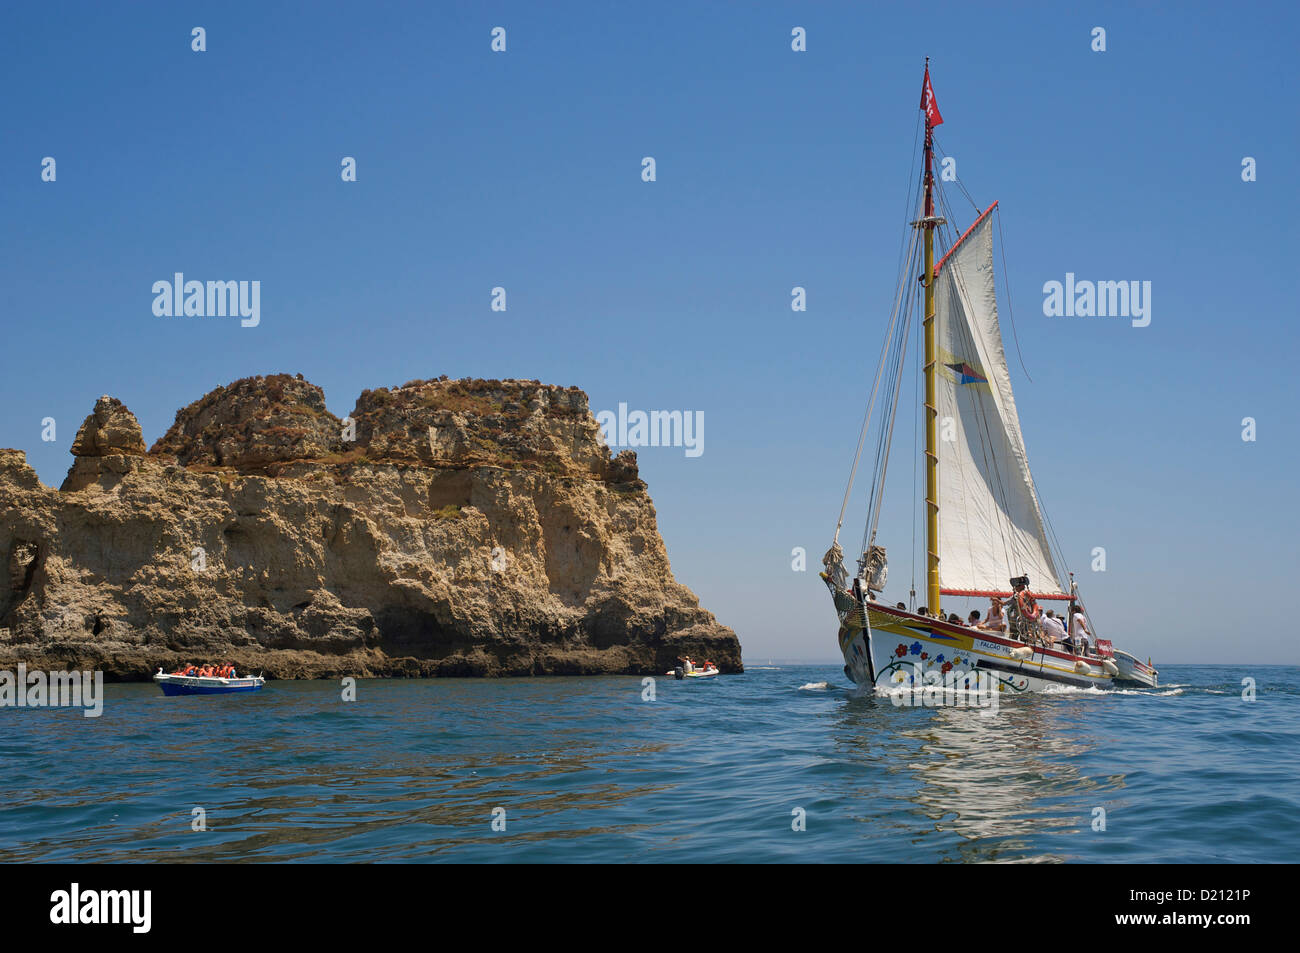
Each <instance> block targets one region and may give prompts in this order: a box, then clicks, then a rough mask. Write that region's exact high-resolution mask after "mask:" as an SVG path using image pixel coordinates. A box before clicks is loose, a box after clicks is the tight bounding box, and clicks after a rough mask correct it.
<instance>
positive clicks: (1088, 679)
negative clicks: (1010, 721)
mask: <svg viewBox="0 0 1300 953" xmlns="http://www.w3.org/2000/svg"><path fill="white" fill-rule="evenodd" d="M837 602H838V600H837ZM860 619H861V612H856V613H855V612H849V613H847V614H846V617H844V618H843V622H845V623H846V624H845V625H842V626H841V628H840V649H841V651H842V652H843V654H844V670H845V674H846V675H848V677H849V678H850V679H852V680H853V681H854V682H855V683H856V684H857V685H858V686H859V687H863V688H866V687H871V688H874V689H875V690H877V691H897V690H899V689H908V688H912V687H915V686H917V685H918V684H919V682H918V677H919V678H922V679H925V678H930V677H938V678H940V679H943V680H945V681H956V684H957V687H963V685H962V682H961V679H962V677H963V676H971V680H970V683H969V684H968V685H966V686H964V687H968V688H972V689H973V688H976V687H977V685H978V683H977V681H976V677H977V676H976V673H979V674H980V675H983V676H985V677H992V678H994V679H995V680H996V682H997V684H998V690H999V691H1000V692H1010V693H1015V694H1020V693H1024V692H1041V691H1051V690H1059V689H1062V688H1098V689H1104V688H1111V687H1113V686H1114V685H1115V684H1116V681H1117V679H1116V678H1115V677H1113V676H1112V674H1111V673H1110V672H1108V671H1107V667H1106V663H1105V662H1104V661H1103V660H1102V659H1100V658H1088V659H1084V658H1080V657H1078V656H1075V655H1073V654H1071V653H1070V652H1069V651H1062V650H1059V649H1047V648H1043V647H1040V646H1034V647H1032V650H1031V651H1027V650H1029V649H1031V647H1030V646H1026V645H1025V644H1024V643H1022V642H1018V641H1016V640H1014V639H1009V638H1006V637H1004V636H1002V635H1000V634H998V633H995V632H986V631H984V630H981V629H974V628H969V627H967V626H963V625H959V624H956V623H950V622H943V621H940V620H938V619H932V618H929V617H926V616H920V615H916V614H915V613H911V612H908V611H906V610H904V609H897V608H894V607H890V606H884V605H880V604H877V603H868V604H867V621H868V622H869V626H863V625H861V624H860V622H859V620H860ZM855 622H856V623H858V624H856V625H855V624H854V623H855ZM1112 667H1118V664H1117V663H1116V664H1115V665H1113V666H1112ZM931 672H933V673H934V676H931V674H930V673H931Z"/></svg>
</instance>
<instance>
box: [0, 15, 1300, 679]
mask: <svg viewBox="0 0 1300 953" xmlns="http://www.w3.org/2000/svg"><path fill="white" fill-rule="evenodd" d="M1298 21H1300V15H1298V14H1297V12H1296V8H1295V7H1294V5H1291V4H1284V3H1275V4H1247V5H1244V6H1242V5H1231V6H1229V5H1226V4H1224V5H1215V6H1210V5H1201V4H1176V5H1172V4H1171V5H1168V6H1167V7H1166V8H1165V9H1163V10H1161V9H1158V8H1155V7H1143V8H1137V9H1131V5H1129V4H1114V5H1111V4H1088V5H1078V6H1072V7H1069V8H1066V7H1064V6H1062V5H1056V4H1027V5H1008V4H999V5H997V6H996V7H994V8H992V10H991V11H990V10H988V9H984V8H983V5H981V4H972V3H957V4H939V5H934V6H932V7H931V8H929V9H928V12H927V13H926V14H925V15H924V16H921V15H918V14H917V13H915V12H913V11H911V9H910V8H909V9H908V10H906V11H905V10H903V9H901V8H899V7H898V6H897V5H892V4H891V5H888V6H886V5H880V6H878V7H877V6H872V5H867V4H857V3H854V4H847V3H846V4H839V3H817V4H815V5H796V4H776V3H766V4H732V3H716V4H702V3H679V4H673V3H655V4H649V5H645V4H640V5H632V4H620V5H613V4H597V3H590V4H569V3H562V4H534V3H519V4H513V3H509V4H505V3H490V4H473V3H465V4H419V5H416V4H409V5H405V4H404V5H397V4H382V5H371V4H350V3H349V4H295V5H289V4H280V3H255V4H235V3H219V4H218V3H212V4H193V5H189V4H180V3H155V4H146V3H130V4H98V3H96V4H42V5H36V4H24V5H22V6H21V7H18V6H13V5H10V6H6V8H5V9H4V11H3V12H2V13H0V78H2V79H3V88H4V90H5V96H4V101H5V102H4V107H3V116H4V121H3V133H2V134H3V148H2V149H0V215H2V216H3V229H2V230H0V294H2V295H3V298H2V303H3V308H2V309H0V314H3V322H4V326H3V332H4V333H3V338H2V340H3V354H4V361H3V372H2V373H0V403H2V404H3V407H4V413H3V415H0V446H11V447H19V448H22V449H24V450H26V451H27V453H28V456H29V459H30V460H31V461H32V463H33V465H35V466H36V468H37V469H38V471H39V472H40V474H41V477H42V478H43V479H44V480H45V481H46V482H47V483H49V484H53V485H57V484H58V483H59V482H60V481H61V480H62V478H63V475H64V473H65V471H66V468H67V466H68V464H69V462H70V457H69V455H68V449H69V447H70V445H71V442H72V438H73V437H74V436H75V433H76V429H77V427H78V425H79V424H80V422H81V420H82V419H83V417H84V416H85V415H86V414H87V413H88V412H89V411H90V409H91V407H92V405H93V403H94V401H95V399H96V397H98V396H99V395H100V394H104V393H108V394H113V395H115V396H117V397H119V398H121V399H122V400H123V401H125V402H126V404H127V405H128V406H129V407H130V408H131V409H132V410H133V411H134V412H135V413H136V414H137V416H138V417H139V418H140V422H141V424H142V425H143V427H144V432H145V439H146V440H147V441H148V442H150V443H152V441H153V440H155V439H157V437H158V436H160V435H161V434H162V433H163V431H164V430H165V429H166V428H167V426H168V425H169V424H170V422H171V419H172V416H173V414H174V413H175V411H176V409H177V408H179V407H180V406H182V405H184V404H186V403H188V402H189V401H191V400H194V399H195V398H197V397H199V396H200V395H202V394H203V393H205V392H206V391H208V390H210V389H211V388H213V387H215V386H217V385H220V384H224V383H228V382H229V381H231V380H234V379H236V378H239V377H243V376H246V375H250V374H260V373H273V372H281V371H283V372H290V373H299V372H300V373H302V374H303V375H305V376H306V377H307V378H308V379H310V380H312V381H314V382H315V383H317V384H319V385H321V386H322V387H323V388H324V389H325V393H326V398H327V400H328V403H329V406H330V408H331V410H333V411H334V412H335V413H337V414H339V415H340V416H341V415H343V414H346V413H347V412H348V411H350V410H351V409H352V406H353V402H354V400H355V398H356V395H357V394H358V393H359V392H360V391H361V390H362V389H364V388H366V387H377V386H385V385H396V384H400V383H402V382H404V381H406V380H408V379H411V378H417V377H433V376H437V375H439V374H448V375H451V376H453V377H458V376H481V377H529V378H532V377H536V378H539V379H541V380H543V381H547V382H551V383H555V384H562V385H569V384H576V385H579V386H581V387H582V388H584V389H585V390H586V391H587V392H588V393H589V394H590V395H591V401H592V406H593V409H603V408H613V407H615V406H616V405H617V404H618V403H619V402H620V401H624V402H626V403H627V404H628V405H629V407H631V408H634V409H635V408H641V409H647V410H649V409H669V410H671V409H682V410H694V411H702V412H703V413H704V417H705V421H706V430H705V452H704V454H703V455H702V456H700V457H698V458H695V459H689V458H687V457H686V456H685V454H684V453H683V451H682V450H681V449H679V448H678V449H674V448H660V449H645V450H642V451H641V453H640V459H641V470H642V474H643V476H644V477H645V479H646V480H647V481H648V482H649V485H650V490H651V494H652V496H653V498H654V501H655V504H656V507H657V509H658V512H659V525H660V529H661V531H662V533H663V536H664V539H665V541H666V543H667V546H668V551H669V555H670V556H671V558H672V563H673V568H674V570H675V572H676V574H677V576H678V578H679V579H680V580H682V581H683V582H684V583H686V584H687V585H689V586H690V587H691V588H693V589H694V590H695V591H696V592H697V593H698V594H699V596H700V598H701V601H702V602H703V604H704V605H705V606H707V607H708V608H709V609H711V610H713V611H714V612H715V613H716V614H717V615H718V617H719V619H720V620H721V621H723V622H724V623H726V624H728V625H731V626H734V627H735V629H736V630H737V632H738V633H739V634H740V637H741V641H742V643H743V644H744V646H745V649H746V657H747V660H748V661H750V662H751V663H753V662H761V661H763V660H765V659H766V658H767V657H768V656H777V657H799V658H805V659H831V658H834V657H835V655H836V649H835V619H834V616H833V614H832V612H831V609H830V607H829V605H828V603H827V599H826V593H825V590H824V588H823V587H822V585H821V583H820V581H819V580H818V579H817V578H816V574H815V573H816V569H817V568H818V560H819V557H820V554H821V553H822V552H823V551H824V550H825V548H826V546H827V545H828V543H829V541H830V534H831V531H832V530H833V528H834V522H835V516H836V513H837V512H838V509H839V500H840V495H841V493H842V491H843V481H844V479H845V477H846V476H847V471H848V465H849V461H850V458H851V454H852V450H853V444H854V441H855V439H856V433H857V427H858V424H859V421H860V419H861V412H862V408H863V406H864V405H865V400H866V395H867V392H868V389H869V387H870V380H871V375H872V373H873V372H874V362H875V357H876V353H877V351H878V348H879V341H880V335H881V333H882V331H883V327H884V321H885V318H886V316H887V313H888V310H889V305H890V302H891V298H892V294H893V290H894V276H895V268H896V264H897V256H898V249H899V242H900V239H901V237H902V234H903V229H904V225H905V221H906V216H905V208H904V206H905V198H906V194H905V190H906V188H907V186H908V184H909V181H910V177H911V176H912V174H913V169H912V168H911V166H910V163H911V161H912V144H913V133H914V130H915V128H916V125H915V123H916V114H917V104H918V100H919V87H920V77H921V67H922V63H923V59H924V57H925V56H926V55H929V56H930V57H932V76H933V81H934V88H935V93H936V97H937V99H938V103H939V105H940V108H941V109H942V111H943V115H944V118H945V120H946V122H945V124H944V125H943V126H942V127H940V129H939V138H940V143H941V145H942V146H943V148H944V149H945V151H946V152H947V153H949V154H951V155H954V156H956V157H957V159H958V163H959V165H958V171H959V173H960V175H961V178H962V181H963V182H964V183H965V185H966V186H967V188H968V189H970V191H971V193H972V194H973V196H974V197H975V199H976V201H978V202H979V203H980V204H981V205H986V204H988V202H990V201H992V200H994V199H998V200H1000V202H1001V207H1002V210H1003V232H1004V234H1005V238H1006V241H1007V248H1006V252H1007V260H1008V265H1009V271H1010V274H1009V278H1010V284H1009V288H1010V299H1009V303H1010V305H1011V307H1012V308H1013V309H1014V313H1015V318H1016V329H1017V331H1018V334H1019V339H1020V347H1021V350H1022V352H1023V354H1024V356H1025V360H1026V362H1027V363H1028V365H1029V367H1030V372H1031V374H1032V375H1033V378H1034V380H1033V383H1030V382H1028V381H1027V380H1026V378H1025V375H1024V372H1023V371H1022V370H1021V368H1020V366H1019V363H1018V362H1017V361H1016V360H1015V359H1014V357H1013V360H1012V375H1013V382H1014V384H1015V386H1016V388H1017V399H1018V402H1019V405H1020V411H1021V419H1022V424H1023V429H1024V432H1025V438H1026V442H1027V444H1028V448H1029V455H1030V461H1031V463H1032V465H1033V467H1034V473H1035V476H1036V478H1037V480H1038V483H1039V486H1040V489H1041V491H1042V494H1043V496H1044V499H1045V501H1046V504H1047V506H1048V509H1049V512H1050V514H1051V516H1052V519H1053V521H1054V523H1055V526H1056V530H1057V533H1058V535H1059V537H1060V538H1061V541H1062V543H1063V544H1064V546H1065V549H1066V555H1067V558H1068V559H1069V561H1070V564H1071V567H1072V568H1073V569H1075V570H1076V572H1078V573H1079V575H1080V578H1081V582H1082V585H1083V588H1084V592H1085V596H1086V597H1087V599H1088V602H1089V604H1090V606H1091V608H1092V612H1093V617H1094V621H1095V622H1096V623H1097V625H1098V627H1099V628H1100V629H1101V630H1102V631H1103V634H1105V635H1110V636H1111V637H1112V638H1113V639H1114V640H1115V641H1116V642H1117V643H1118V644H1120V645H1123V646H1126V647H1129V648H1131V649H1132V650H1133V651H1134V652H1136V653H1138V654H1141V655H1143V656H1146V655H1148V654H1149V655H1153V656H1155V658H1156V661H1157V663H1159V662H1214V661H1246V662H1261V663H1266V662H1274V663H1280V662H1289V663H1294V662H1295V661H1296V660H1297V658H1298V657H1300V652H1297V650H1296V636H1295V634H1294V631H1295V629H1296V622H1295V619H1296V614H1297V608H1298V606H1297V602H1296V600H1295V598H1294V597H1293V594H1294V592H1295V586H1294V584H1293V577H1294V575H1295V573H1296V569H1297V562H1298V560H1297V550H1298V548H1300V547H1298V546H1297V529H1298V528H1300V520H1298V519H1297V515H1298V514H1297V505H1296V502H1295V496H1296V486H1297V484H1298V483H1300V480H1297V468H1298V467H1300V453H1297V445H1298V444H1297V436H1298V434H1297V430H1298V429H1300V428H1298V427H1297V422H1296V414H1297V410H1296V404H1297V400H1296V398H1297V389H1298V388H1297V383H1296V372H1295V370H1294V369H1293V366H1294V361H1295V358H1296V356H1297V353H1300V352H1298V349H1297V336H1298V335H1297V330H1296V327H1297V317H1298V316H1297V305H1296V297H1295V292H1294V284H1295V281H1294V276H1295V271H1296V266H1295V261H1296V252H1297V239H1296V234H1297V232H1296V221H1297V212H1298V211H1300V210H1298V209H1297V204H1298V203H1297V194H1298V191H1300V190H1298V189H1297V184H1296V183H1297V175H1298V174H1300V173H1298V171H1297V168H1296V156H1297V155H1300V143H1298V142H1297V133H1296V129H1295V123H1296V118H1297V115H1298V112H1300V111H1298V110H1297V108H1296V106H1297V102H1296V81H1295V79H1294V76H1293V73H1294V69H1295V46H1296V41H1297V38H1298V37H1300V30H1298V29H1297V27H1298V25H1300V22H1298ZM195 26H202V27H204V28H205V29H206V31H207V52H204V53H195V52H193V51H191V48H190V44H191V35H190V31H191V28H193V27H195ZM496 26H502V27H504V28H505V29H506V31H507V51H506V52H505V53H502V54H496V53H493V52H491V50H490V48H489V45H490V40H491V37H490V31H491V29H492V28H493V27H496ZM795 26H802V27H804V28H805V29H806V30H807V37H808V39H807V45H808V50H807V52H804V53H796V52H793V51H792V50H791V48H790V39H791V37H790V33H791V29H792V28H793V27H795ZM1095 26H1102V27H1104V28H1105V29H1106V31H1107V51H1106V52H1105V53H1095V52H1093V51H1092V49H1091V48H1090V44H1091V30H1092V28H1093V27H1095ZM45 156H53V157H54V158H55V159H56V161H57V181H56V182H54V183H44V182H42V181H41V179H40V172H41V160H42V158H43V157H45ZM344 156H354V157H355V158H356V159H357V163H358V181H357V182H355V183H344V182H342V181H341V180H340V176H339V170H340V160H341V159H342V157H344ZM643 156H653V157H655V159H656V161H657V173H658V181H656V182H654V183H646V182H643V181H642V180H641V159H642V157H643ZM1244 156H1253V157H1255V158H1256V160H1257V162H1258V181H1256V182H1253V183H1244V182H1242V180H1241V175H1240V172H1241V161H1242V158H1243V157H1244ZM954 195H955V193H954ZM953 208H954V210H962V211H961V212H959V214H961V215H966V216H968V217H967V219H966V221H964V222H963V223H962V224H963V225H964V224H966V223H967V222H968V221H969V215H970V214H971V209H970V206H969V204H967V203H965V202H964V200H961V201H954V204H953ZM1000 265H1001V262H1000V260H999V267H1000ZM176 271H182V272H184V273H185V274H186V275H187V276H188V277H191V278H199V279H247V280H253V279H256V280H259V281H261V283H262V318H261V325H260V326H259V327H257V328H241V327H240V326H239V322H238V320H237V319H228V318H227V319H221V318H191V319H176V318H159V317H155V316H154V315H153V313H152V309H151V305H152V301H153V295H152V293H151V291H150V288H151V285H152V284H153V282H154V281H157V280H160V279H170V277H171V275H172V273H173V272H176ZM1066 272H1074V273H1075V274H1076V275H1078V276H1079V277H1081V278H1092V279H1094V280H1096V279H1106V280H1110V279H1113V280H1121V279H1139V280H1149V281H1151V282H1152V283H1153V292H1152V297H1153V301H1152V304H1153V313H1152V322H1151V325H1150V326H1149V327H1146V328H1140V329H1139V328H1132V327H1130V325H1129V323H1128V321H1126V320H1123V319H1117V318H1047V317H1044V316H1043V314H1042V299H1043V294H1042V290H1041V289H1042V285H1043V283H1044V282H1045V281H1049V280H1053V279H1055V280H1061V279H1063V277H1064V275H1065V273H1066ZM497 285H500V286H504V287H505V288H506V289H507V294H508V308H509V310H508V311H507V312H505V313H504V314H502V313H496V312H493V311H491V310H490V308H489V304H490V292H491V289H492V288H493V287H494V286H497ZM795 285H801V286H803V287H805V288H806V289H807V291H808V311H807V312H806V313H802V314H797V313H793V312H792V311H791V309H790V290H791V288H792V287H794V286H795ZM1007 305H1008V301H1007V300H1004V301H1003V304H1002V307H1003V315H1004V321H1005V318H1006V312H1007ZM1012 354H1013V355H1014V347H1012ZM1246 416H1251V417H1254V418H1256V420H1257V426H1258V439H1257V441H1256V442H1254V443H1246V442H1243V441H1242V439H1241V419H1242V418H1243V417H1246ZM45 417H54V418H55V419H56V421H57V426H58V431H57V434H58V439H57V441H56V442H54V443H52V444H47V443H42V441H41V437H40V434H41V420H42V418H45ZM900 426H901V425H900ZM903 434H904V437H903V440H902V442H901V443H900V445H899V446H900V447H901V448H904V454H905V455H904V456H903V457H902V458H900V459H902V460H904V464H898V463H895V466H899V467H902V466H905V465H906V463H907V456H906V453H908V452H910V443H911V436H910V434H911V432H910V429H904V430H903ZM910 495H911V494H910V492H909V491H908V490H907V488H906V487H904V488H903V489H902V490H901V491H900V492H898V493H896V494H893V496H892V497H891V499H892V500H893V503H894V504H895V506H896V509H894V510H891V512H890V513H889V515H887V517H886V519H885V521H884V524H883V527H882V539H883V541H884V542H885V543H886V545H888V546H889V548H890V553H891V556H892V557H894V560H895V562H894V566H893V567H892V568H893V574H894V576H893V578H894V579H895V580H897V582H898V583H899V585H894V586H891V590H892V591H889V592H887V595H889V596H891V597H892V596H894V595H898V596H899V597H903V596H904V592H902V591H901V590H905V588H906V585H905V583H906V581H907V575H908V569H907V552H908V550H909V548H910V546H911V536H910V529H909V519H910V516H911V499H910ZM859 499H860V497H859ZM862 511H863V505H860V504H859V502H857V501H855V509H854V511H853V514H852V515H851V517H850V519H849V521H848V528H847V531H846V539H847V541H848V542H849V546H848V547H846V548H849V549H852V547H853V545H856V542H857V540H858V538H859V537H860V534H861V524H862V515H861V514H862ZM796 546H802V547H804V548H805V549H806V550H807V552H808V557H809V568H808V571H807V572H804V573H796V572H793V571H791V568H790V567H791V550H792V549H793V548H794V547H796ZM1094 546H1104V547H1105V548H1106V550H1107V558H1108V571H1107V572H1105V573H1092V572H1090V571H1089V568H1088V567H1089V562H1090V558H1091V557H1090V554H1091V551H1092V548H1093V547H1094Z"/></svg>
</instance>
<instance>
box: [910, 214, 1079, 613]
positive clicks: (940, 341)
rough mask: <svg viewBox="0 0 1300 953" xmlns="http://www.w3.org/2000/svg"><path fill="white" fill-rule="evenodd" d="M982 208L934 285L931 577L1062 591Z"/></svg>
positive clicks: (953, 585) (947, 584) (950, 585)
mask: <svg viewBox="0 0 1300 953" xmlns="http://www.w3.org/2000/svg"><path fill="white" fill-rule="evenodd" d="M990 211H992V207H990V209H989V210H988V211H985V212H984V214H983V215H982V216H981V217H980V218H979V219H977V220H976V223H975V225H974V226H972V227H971V230H970V231H969V232H968V233H967V234H966V235H965V236H963V238H962V239H961V240H960V241H959V242H958V244H957V245H956V246H955V247H954V248H953V250H952V251H951V252H950V253H949V255H948V257H947V258H946V259H945V260H944V261H943V262H941V263H940V268H939V276H938V281H937V283H936V285H935V336H936V345H937V358H938V366H937V367H936V374H935V389H936V392H937V393H936V396H937V405H938V437H939V440H938V452H939V579H940V583H941V585H942V586H943V587H944V588H945V589H991V590H999V591H1005V590H1006V589H1007V587H1008V583H1009V580H1010V579H1011V578H1012V577H1013V576H1022V575H1028V576H1029V582H1030V587H1031V588H1032V589H1033V591H1035V592H1053V593H1061V592H1064V591H1065V589H1064V587H1063V586H1062V584H1061V580H1060V578H1059V577H1058V576H1057V574H1056V568H1055V565H1054V563H1053V561H1052V556H1051V548H1050V546H1049V545H1048V542H1047V537H1046V534H1045V533H1044V531H1043V515H1042V510H1041V508H1040V506H1039V503H1038V494H1037V493H1036V492H1035V491H1034V479H1033V477H1032V476H1031V475H1030V473H1029V459H1028V457H1027V456H1026V454H1025V442H1024V439H1023V438H1022V437H1021V435H1020V420H1019V417H1018V416H1017V414H1016V402H1015V398H1014V397H1013V396H1012V394H1011V375H1010V374H1009V373H1008V371H1007V361H1006V355H1005V353H1004V351H1003V348H1002V332H1001V331H1000V329H999V327H998V303H997V298H996V296H995V294H994V288H993V233H992V231H991V228H990V223H991V222H992V216H991V215H990V214H989V212H990Z"/></svg>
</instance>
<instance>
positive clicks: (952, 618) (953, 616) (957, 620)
mask: <svg viewBox="0 0 1300 953" xmlns="http://www.w3.org/2000/svg"><path fill="white" fill-rule="evenodd" d="M948 621H949V622H951V623H952V624H953V625H961V616H959V615H958V614H957V613H955V612H949V613H948Z"/></svg>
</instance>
